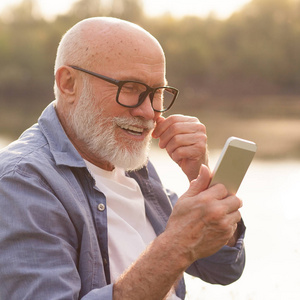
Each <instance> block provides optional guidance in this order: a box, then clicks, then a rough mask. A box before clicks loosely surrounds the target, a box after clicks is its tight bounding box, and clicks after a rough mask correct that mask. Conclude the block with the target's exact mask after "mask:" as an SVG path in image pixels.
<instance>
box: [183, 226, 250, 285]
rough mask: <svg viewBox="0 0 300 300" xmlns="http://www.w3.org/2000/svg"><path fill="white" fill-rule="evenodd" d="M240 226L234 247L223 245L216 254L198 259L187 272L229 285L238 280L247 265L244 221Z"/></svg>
mask: <svg viewBox="0 0 300 300" xmlns="http://www.w3.org/2000/svg"><path fill="white" fill-rule="evenodd" d="M238 226H239V232H240V236H239V239H238V240H237V243H236V245H235V246H234V247H229V246H224V247H222V249H221V250H219V251H218V252H216V253H215V254H213V255H211V256H209V257H206V258H203V259H200V260H198V261H196V262H195V263H194V264H192V265H191V266H190V267H189V268H188V269H187V270H186V272H187V273H189V274H190V275H193V276H196V277H199V278H201V279H202V280H204V281H206V282H208V283H212V284H221V285H227V284H231V283H233V282H234V281H236V280H238V279H239V278H240V277H241V275H242V273H243V270H244V267H245V247H244V236H245V230H246V227H245V225H244V223H243V221H241V222H240V223H239V225H238Z"/></svg>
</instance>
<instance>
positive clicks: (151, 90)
mask: <svg viewBox="0 0 300 300" xmlns="http://www.w3.org/2000/svg"><path fill="white" fill-rule="evenodd" d="M69 67H71V68H73V69H75V70H78V71H81V72H84V73H87V74H89V75H92V76H95V77H97V78H100V79H102V80H105V81H107V82H109V83H112V84H114V85H116V86H117V87H118V91H117V95H116V101H117V103H118V104H120V105H122V106H124V107H129V108H135V107H138V106H140V105H141V104H142V103H143V102H144V101H145V99H146V98H147V96H148V95H149V96H150V101H151V106H152V109H153V110H154V111H156V112H165V111H167V110H169V109H170V108H171V107H172V105H173V104H174V102H175V100H176V98H177V96H178V93H179V90H178V89H176V88H174V87H171V86H159V87H156V88H152V87H150V86H149V85H147V84H145V83H143V82H140V81H135V80H117V79H113V78H110V77H107V76H104V75H101V74H98V73H95V72H93V71H89V70H86V69H83V68H81V67H77V66H74V65H71V66H69ZM128 82H133V83H139V84H141V85H143V86H145V87H146V91H145V92H142V93H141V95H142V94H143V95H142V97H141V95H140V97H139V101H138V103H137V104H135V105H126V104H123V103H120V102H119V95H120V92H121V89H122V86H123V85H124V84H126V83H128ZM162 88H164V89H167V90H168V91H169V92H170V93H172V94H173V96H174V97H173V100H172V101H171V103H170V104H169V106H168V107H167V108H164V109H162V110H158V109H155V108H154V107H153V96H154V94H155V92H156V91H157V90H158V89H162Z"/></svg>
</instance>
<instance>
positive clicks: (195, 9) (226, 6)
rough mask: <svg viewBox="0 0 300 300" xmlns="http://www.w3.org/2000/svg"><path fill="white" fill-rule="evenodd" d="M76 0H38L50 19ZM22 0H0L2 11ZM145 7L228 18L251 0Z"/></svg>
mask: <svg viewBox="0 0 300 300" xmlns="http://www.w3.org/2000/svg"><path fill="white" fill-rule="evenodd" d="M75 1H76V0H38V2H39V5H40V9H41V11H42V13H43V14H44V15H45V16H46V17H47V18H49V19H51V18H52V17H53V16H55V15H56V14H59V13H65V12H66V11H68V9H69V8H70V6H71V5H72V3H74V2H75ZM19 2H21V0H0V13H1V12H2V11H3V9H4V8H5V7H6V6H8V5H13V4H17V3H19ZM143 2H144V9H145V11H146V12H147V13H148V14H149V15H150V16H157V15H161V14H164V13H166V12H168V13H171V14H172V15H173V16H174V17H181V16H183V15H197V16H201V17H205V16H207V15H209V14H210V13H212V12H213V13H214V14H215V15H216V16H217V17H219V18H227V17H229V16H230V15H231V14H232V12H234V11H236V10H239V9H240V8H241V7H242V6H243V5H245V4H246V3H249V2H250V0H143Z"/></svg>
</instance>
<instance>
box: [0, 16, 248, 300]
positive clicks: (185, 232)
mask: <svg viewBox="0 0 300 300" xmlns="http://www.w3.org/2000/svg"><path fill="white" fill-rule="evenodd" d="M55 79H56V83H55V95H56V101H54V102H53V103H51V104H50V105H49V106H48V107H47V108H46V109H45V111H44V112H43V113H42V115H41V117H40V118H39V121H38V124H35V125H34V126H32V127H31V128H30V129H28V130H27V131H25V132H24V133H23V135H22V136H21V137H20V138H19V140H17V141H16V142H14V143H12V144H11V145H9V146H8V147H7V148H5V149H4V150H2V151H1V154H0V245H1V256H0V270H1V272H0V282H1V288H0V298H1V299H18V300H19V299H31V300H32V299H122V300H124V299H130V300H133V299H139V300H140V299H143V300H144V299H155V300H157V299H184V297H185V287H184V282H183V278H182V276H183V272H185V271H186V272H188V273H190V274H192V275H194V276H198V277H200V278H201V279H202V280H205V281H207V282H210V283H219V284H229V283H231V282H233V281H235V280H237V279H238V278H239V277H240V276H241V274H242V271H243V268H244V262H245V253H244V247H243V236H244V230H245V227H244V226H243V224H242V222H241V216H240V212H239V208H240V207H241V201H240V199H238V198H237V197H236V196H234V195H228V192H227V190H226V189H225V187H224V186H223V185H220V184H219V185H215V186H213V187H211V188H209V189H208V185H209V182H210V176H211V175H210V171H209V169H208V167H207V166H206V165H207V153H206V133H205V127H204V125H203V124H201V123H200V122H199V121H198V119H196V118H192V117H187V116H182V115H173V116H170V117H168V118H164V117H163V116H162V113H163V112H164V111H166V110H167V109H169V108H170V107H171V105H172V104H173V102H174V100H175V99H176V97H177V93H178V91H177V89H175V88H172V87H170V86H168V85H167V81H166V78H165V57H164V53H163V50H162V48H161V46H160V45H159V43H158V41H157V40H156V39H155V38H154V37H153V36H151V35H150V34H149V33H148V32H146V31H145V30H143V29H142V28H140V27H139V26H136V25H134V24H132V23H129V22H126V21H122V20H118V19H113V18H91V19H87V20H83V21H81V22H79V23H78V24H76V25H75V26H74V27H73V28H71V29H70V30H69V31H68V32H67V33H66V34H65V36H64V37H63V38H62V40H61V43H60V45H59V47H58V51H57V59H56V64H55ZM152 137H153V138H157V139H159V145H160V147H161V148H165V149H166V150H167V152H168V154H169V155H170V157H171V158H172V159H173V160H174V161H175V162H176V163H177V164H178V165H179V166H180V167H181V169H182V171H183V172H184V173H185V174H186V176H187V177H188V178H189V180H190V182H191V183H190V187H189V189H188V190H187V192H186V193H185V194H184V195H182V196H181V197H180V198H179V199H177V197H176V195H175V194H174V193H171V192H169V191H168V190H165V189H164V187H163V186H162V184H161V182H160V179H159V178H158V175H157V173H156V172H155V169H154V167H153V166H152V164H151V163H150V162H149V161H148V148H149V143H150V140H151V138H152Z"/></svg>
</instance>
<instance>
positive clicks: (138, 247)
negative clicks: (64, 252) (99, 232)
mask: <svg viewBox="0 0 300 300" xmlns="http://www.w3.org/2000/svg"><path fill="white" fill-rule="evenodd" d="M85 162H86V165H87V168H88V170H89V171H90V173H91V174H92V176H93V177H94V179H95V181H96V186H97V187H98V189H99V190H100V191H101V192H102V193H103V194H104V195H105V197H106V205H107V223H108V225H107V228H108V254H109V262H110V277H111V282H113V283H114V282H115V281H116V280H117V279H118V278H119V277H120V275H121V274H122V273H123V272H124V271H125V270H126V269H127V268H128V267H129V266H130V265H131V264H132V263H133V262H134V261H136V260H137V258H138V257H139V256H140V254H141V253H142V252H143V251H144V250H145V249H146V247H147V245H149V243H151V242H152V241H153V240H154V239H155V238H156V234H155V231H154V229H153V227H152V225H151V223H150V222H149V220H148V218H147V217H146V212H145V202H144V197H143V194H142V192H141V189H140V187H139V185H138V183H137V182H136V181H135V180H134V179H133V178H130V177H127V176H126V175H125V171H124V169H120V168H115V169H114V170H113V171H106V170H103V169H101V168H99V167H97V166H95V165H93V164H91V163H90V162H88V161H85ZM174 297H175V298H174ZM168 299H170V300H172V299H174V300H175V299H179V298H178V297H177V296H176V295H175V294H172V295H170V297H169V298H168Z"/></svg>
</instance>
